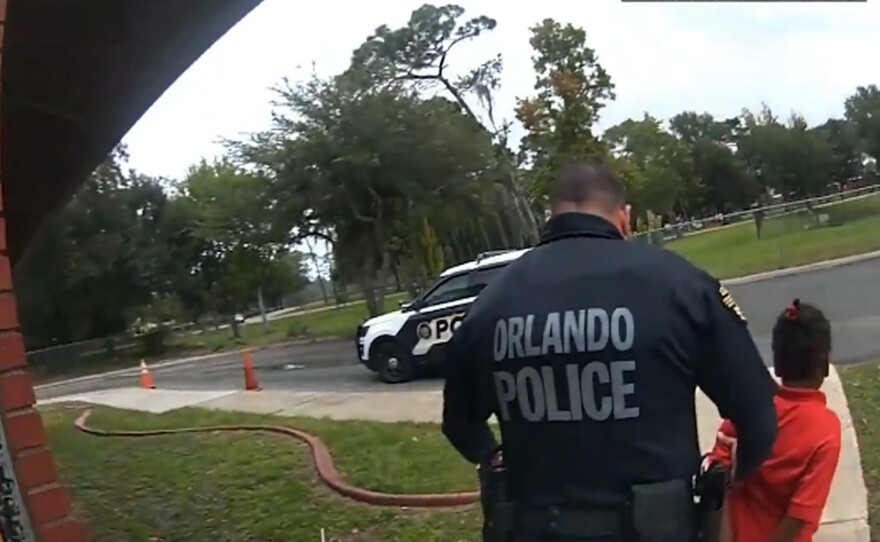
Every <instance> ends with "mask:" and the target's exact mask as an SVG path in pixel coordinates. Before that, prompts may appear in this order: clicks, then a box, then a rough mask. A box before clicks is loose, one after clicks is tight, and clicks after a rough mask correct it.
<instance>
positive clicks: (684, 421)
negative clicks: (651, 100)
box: [443, 163, 776, 542]
mask: <svg viewBox="0 0 880 542" xmlns="http://www.w3.org/2000/svg"><path fill="white" fill-rule="evenodd" d="M550 203H551V208H552V214H553V216H552V218H550V220H549V221H548V223H547V226H546V230H545V233H544V235H543V237H542V239H541V240H540V242H539V243H538V245H537V246H535V247H534V248H533V249H532V250H530V251H529V252H527V253H526V254H525V255H523V256H522V257H520V258H519V259H518V260H516V261H515V262H513V263H512V264H510V265H509V266H508V268H507V269H505V270H504V271H503V272H502V273H501V274H499V276H498V277H496V278H495V279H494V280H493V281H492V283H490V284H489V286H487V287H486V289H485V290H483V291H482V293H481V294H480V297H479V298H478V299H477V301H476V302H475V303H474V305H473V306H472V308H471V310H470V312H469V314H468V316H467V318H466V319H465V320H464V322H463V323H462V324H461V326H460V327H459V328H458V330H457V331H456V333H455V335H454V337H453V339H452V340H451V342H450V347H449V359H448V371H449V372H448V374H447V378H446V385H445V389H444V406H443V432H444V434H445V435H446V437H447V439H448V440H449V441H450V443H451V444H452V445H453V446H454V447H455V448H456V449H457V450H458V451H459V453H460V454H461V455H462V456H464V457H465V458H466V459H467V460H469V461H471V462H472V463H475V464H479V463H483V462H485V461H487V460H488V459H490V458H491V457H493V456H494V455H495V454H496V453H497V452H498V450H499V446H498V443H497V442H496V440H495V437H494V435H493V432H492V431H491V429H490V427H489V425H488V422H487V420H488V418H489V417H490V416H491V415H492V414H495V415H496V416H497V418H498V422H499V426H500V429H501V436H502V441H503V443H504V449H503V462H504V468H505V478H506V486H507V487H506V493H507V498H508V500H509V501H510V502H511V503H512V504H513V507H512V510H513V514H512V517H513V519H512V523H511V529H512V531H513V532H512V536H513V538H512V539H513V540H517V541H519V540H522V541H541V542H543V541H544V540H602V541H608V542H629V541H631V540H633V541H635V540H638V541H640V542H649V541H663V542H690V541H691V540H693V539H694V536H695V531H696V528H695V527H694V525H695V521H696V519H695V518H694V514H695V512H694V507H693V497H692V495H691V492H690V491H691V484H692V477H693V476H694V475H695V474H696V471H697V470H698V468H699V462H700V450H699V445H698V441H697V429H696V427H697V426H696V413H695V406H694V393H695V390H696V387H697V386H699V387H700V388H701V389H702V390H703V391H704V392H705V393H706V395H707V396H708V397H709V398H710V399H711V400H712V401H713V402H714V403H715V404H716V406H717V407H718V410H719V412H720V414H721V415H722V416H723V417H725V418H728V419H730V420H732V421H733V423H734V424H735V425H736V427H737V433H738V435H739V442H738V451H737V469H736V471H737V476H738V477H744V476H748V475H749V474H750V473H751V472H753V471H754V470H755V469H756V468H757V467H758V466H759V465H760V463H761V462H762V461H763V460H764V459H765V458H766V457H767V456H768V455H769V453H770V451H771V448H772V445H773V442H774V439H775V436H776V414H775V410H774V407H773V394H774V388H775V384H774V382H773V380H772V379H771V377H770V375H769V373H768V371H767V369H766V368H765V366H764V363H763V362H762V360H761V357H760V354H759V353H758V350H757V348H756V346H755V343H754V342H753V340H752V338H751V336H750V335H749V332H748V329H747V327H746V319H745V317H744V316H743V314H742V311H741V310H740V308H739V306H737V304H736V302H735V301H734V299H733V297H732V296H731V295H730V293H729V292H728V291H727V290H726V289H725V288H724V287H722V286H721V285H720V283H719V282H718V281H717V280H716V279H714V278H713V277H711V276H710V275H708V274H707V273H705V272H703V271H701V270H700V269H698V268H697V267H695V266H693V265H692V264H690V263H689V262H688V261H687V260H685V259H684V258H682V257H680V256H678V255H677V254H675V253H673V252H669V251H665V250H662V249H659V248H656V247H653V246H650V245H647V244H642V243H637V242H626V241H625V238H626V237H627V235H628V234H629V224H630V211H629V209H630V207H629V206H628V205H626V203H625V200H624V193H623V188H622V186H621V184H620V182H619V181H618V180H617V179H616V178H614V176H613V175H612V174H611V173H610V172H609V171H608V170H607V169H605V168H603V167H600V166H595V165H590V164H585V163H574V164H571V165H569V166H567V167H565V168H564V169H562V170H561V171H560V173H559V175H558V177H557V179H556V180H555V183H554V184H553V186H552V187H551V190H550Z"/></svg>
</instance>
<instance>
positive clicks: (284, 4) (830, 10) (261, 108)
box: [125, 0, 880, 178]
mask: <svg viewBox="0 0 880 542" xmlns="http://www.w3.org/2000/svg"><path fill="white" fill-rule="evenodd" d="M421 3H422V2H419V1H415V0H413V1H406V0H384V1H382V2H361V1H354V0H323V1H318V2H297V1H295V0H265V1H264V2H263V4H262V5H260V6H259V7H258V8H256V9H255V10H254V11H253V12H251V14H250V15H248V17H246V18H245V19H243V20H242V21H241V22H240V23H239V24H238V25H237V26H236V27H235V28H233V29H232V30H230V31H229V33H228V34H226V36H224V37H223V38H221V39H220V40H219V41H218V42H217V43H216V44H215V45H214V47H212V48H211V49H210V50H209V51H207V52H206V53H205V54H204V56H202V58H201V59H199V60H198V61H197V62H196V63H195V64H194V65H193V66H192V67H191V68H190V69H189V70H188V71H187V72H186V73H185V74H184V75H183V76H182V77H181V78H180V79H179V80H178V81H177V82H176V83H175V84H174V85H173V86H172V87H171V88H169V89H168V91H167V92H166V93H165V94H164V95H163V96H162V97H161V98H160V99H159V100H158V101H157V102H156V104H155V105H154V106H153V108H152V109H150V110H149V111H148V112H147V113H146V114H145V115H144V117H143V118H142V119H141V120H140V122H138V123H137V124H136V125H135V126H134V127H133V128H132V130H131V131H130V132H129V134H128V135H127V136H126V137H125V141H126V142H127V143H128V145H129V150H130V152H131V160H132V166H134V167H135V168H136V169H138V170H140V171H142V172H144V173H147V174H152V175H164V176H169V177H174V178H178V177H180V176H182V175H183V173H184V172H185V170H186V168H187V166H188V165H190V164H192V163H193V162H195V161H197V160H198V159H199V158H200V157H203V156H205V157H211V156H214V155H216V154H217V153H218V152H219V151H220V147H219V146H218V144H217V140H218V138H219V137H220V136H225V137H235V136H236V135H238V134H241V133H244V132H249V131H255V130H260V129H262V128H265V127H266V126H267V125H268V122H269V113H270V104H269V101H270V99H271V98H272V93H271V91H270V90H269V88H270V87H271V86H272V85H273V84H275V83H277V82H278V81H279V80H280V79H281V78H282V77H284V76H288V77H291V78H298V77H302V75H303V72H304V70H308V69H309V68H310V66H311V63H312V61H314V62H315V63H316V65H317V68H318V71H319V72H321V73H324V74H332V73H336V72H338V71H341V70H343V69H344V68H345V67H346V66H347V65H348V61H349V58H350V54H351V51H352V50H353V49H354V48H355V47H357V46H358V45H359V44H360V43H361V42H362V41H363V39H364V38H366V37H367V36H368V35H369V34H370V33H371V31H372V30H373V29H374V28H375V27H376V26H378V25H380V24H383V23H387V24H389V25H391V26H399V25H401V24H403V23H404V22H405V21H406V20H407V18H408V17H409V14H410V12H411V11H412V10H413V9H415V8H416V7H418V6H419V5H421ZM459 4H460V5H462V6H463V7H464V8H465V9H466V15H470V16H477V15H481V14H485V15H489V16H491V17H494V18H496V19H497V20H498V27H497V28H496V29H495V31H494V32H492V33H491V34H490V35H489V36H486V37H481V38H480V39H479V40H478V41H477V43H476V44H475V45H472V46H469V47H467V48H462V49H461V50H460V51H458V52H456V53H455V54H454V55H453V56H452V58H451V67H452V68H453V69H459V70H465V69H467V68H469V67H471V66H474V65H476V64H478V63H479V62H480V61H481V60H483V59H486V58H489V57H491V56H492V55H494V54H496V53H498V52H501V53H502V54H503V56H504V75H503V80H502V84H503V88H502V90H501V92H500V93H499V96H498V104H499V105H498V108H499V110H500V111H502V112H503V113H504V116H506V117H510V116H512V115H511V112H512V108H513V104H514V100H515V98H516V97H517V96H523V95H528V94H529V93H530V92H531V89H532V84H533V73H532V70H531V65H530V55H531V52H530V49H529V45H528V28H529V26H531V25H532V24H534V23H536V22H537V21H539V20H541V19H543V18H545V17H553V18H555V19H557V20H558V21H560V22H563V23H567V22H571V23H573V24H575V25H578V26H581V27H583V28H584V29H585V30H586V31H587V39H588V40H589V43H590V45H591V46H592V47H594V48H595V49H596V50H597V52H598V54H599V59H600V61H601V62H602V64H603V65H604V66H605V68H606V69H607V70H608V71H609V72H610V73H611V76H612V77H613V80H614V82H615V84H616V85H617V100H616V101H615V102H613V103H612V104H611V105H610V106H609V107H607V109H605V110H604V113H603V115H602V118H601V124H600V128H602V129H604V128H607V127H608V126H611V125H613V124H616V123H618V122H620V121H622V120H625V119H627V118H630V117H639V116H641V114H642V113H643V112H644V111H649V112H651V113H652V114H653V115H655V116H659V117H661V118H668V117H670V116H672V115H674V114H675V113H677V112H680V111H682V110H688V109H691V110H697V111H709V112H711V113H713V114H716V115H719V116H732V115H735V114H738V113H739V111H740V110H741V109H742V108H743V107H749V108H757V107H760V104H761V102H762V101H763V102H766V103H768V104H769V105H770V106H771V107H772V108H773V109H774V110H776V111H777V112H778V113H787V112H789V111H791V110H796V111H798V112H800V113H803V114H804V115H805V116H806V117H807V119H808V120H809V121H810V122H814V123H815V122H822V121H823V120H824V119H825V118H827V117H829V116H838V115H841V114H842V108H843V105H842V104H843V100H844V99H845V98H846V97H847V96H848V95H849V94H851V93H852V91H853V90H854V89H855V87H856V86H857V85H864V84H869V83H876V82H878V79H880V63H878V62H877V61H876V53H877V51H880V32H878V28H880V2H876V1H872V2H870V3H823V4H813V5H808V4H806V3H778V4H763V3H719V4H712V3H695V4H677V5H676V4H673V3H665V4H661V3H644V4H639V3H622V2H620V1H619V0H589V1H586V0H580V1H572V0H543V1H539V2H522V3H519V2H509V1H508V2H502V1H500V0H461V1H460V2H459Z"/></svg>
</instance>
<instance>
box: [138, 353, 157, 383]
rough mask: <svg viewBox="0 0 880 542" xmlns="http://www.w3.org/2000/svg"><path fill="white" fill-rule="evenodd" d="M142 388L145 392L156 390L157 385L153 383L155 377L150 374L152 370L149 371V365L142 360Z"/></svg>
mask: <svg viewBox="0 0 880 542" xmlns="http://www.w3.org/2000/svg"><path fill="white" fill-rule="evenodd" d="M141 387H142V388H144V389H145V390H154V389H156V384H155V383H154V382H153V375H151V374H150V370H149V369H147V364H146V362H145V361H144V360H141Z"/></svg>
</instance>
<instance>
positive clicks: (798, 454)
mask: <svg viewBox="0 0 880 542" xmlns="http://www.w3.org/2000/svg"><path fill="white" fill-rule="evenodd" d="M774 402H775V404H776V413H777V418H778V424H779V429H778V432H777V436H776V443H775V444H774V445H773V452H772V455H771V456H770V458H769V459H767V461H765V462H764V463H763V464H762V465H761V467H760V468H759V469H758V470H757V471H756V472H754V473H752V474H751V475H750V476H749V477H748V478H747V479H746V480H744V481H743V482H742V483H741V484H739V485H737V486H735V487H734V488H733V489H732V490H731V491H730V493H729V495H728V498H727V509H728V512H729V514H730V522H731V525H732V527H733V540H734V541H735V542H763V541H765V540H767V539H768V538H769V537H770V535H771V534H772V533H773V531H774V529H776V527H777V525H779V523H780V522H781V521H782V519H783V518H784V517H786V516H788V517H792V518H796V519H800V520H802V521H804V523H805V525H804V527H803V528H802V529H801V532H800V534H799V536H798V537H797V538H796V539H795V541H796V542H811V541H812V540H813V535H814V534H815V533H816V530H818V528H819V521H820V520H821V518H822V510H823V509H824V508H825V503H826V502H827V500H828V494H829V493H830V491H831V481H832V479H833V478H834V472H835V471H836V470H837V462H838V459H839V457H840V420H839V419H838V417H837V415H836V414H835V413H834V412H832V411H831V410H829V409H828V407H827V406H826V402H825V394H824V393H822V392H821V391H818V390H804V389H796V388H786V387H784V386H780V387H779V388H778V391H777V392H776V397H775V398H774ZM719 431H720V432H722V433H724V434H726V435H729V436H731V437H735V436H736V432H735V430H734V428H733V425H732V424H731V423H730V421H728V420H724V422H723V423H722V424H721V428H720V429H719ZM711 456H712V458H713V459H715V460H717V461H721V462H723V463H726V464H728V465H729V464H730V451H729V450H728V449H727V448H726V447H724V446H722V445H720V444H716V446H715V448H714V449H713V450H712V452H711Z"/></svg>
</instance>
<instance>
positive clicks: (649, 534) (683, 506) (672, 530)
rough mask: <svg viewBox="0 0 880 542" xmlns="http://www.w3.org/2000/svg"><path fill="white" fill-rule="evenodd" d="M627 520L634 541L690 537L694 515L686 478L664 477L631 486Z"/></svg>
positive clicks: (677, 541) (676, 540) (671, 541)
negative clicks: (673, 478)
mask: <svg viewBox="0 0 880 542" xmlns="http://www.w3.org/2000/svg"><path fill="white" fill-rule="evenodd" d="M630 491H631V494H632V500H631V503H630V521H631V525H632V530H633V535H634V536H633V539H634V540H637V541H638V542H682V541H685V540H693V539H694V535H695V532H696V530H697V529H696V518H695V515H696V514H695V510H694V497H693V492H692V488H691V486H690V483H689V481H687V480H666V481H663V482H656V483H652V484H640V485H636V486H633V487H632V488H631V490H630Z"/></svg>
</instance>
